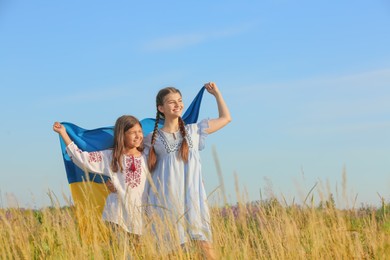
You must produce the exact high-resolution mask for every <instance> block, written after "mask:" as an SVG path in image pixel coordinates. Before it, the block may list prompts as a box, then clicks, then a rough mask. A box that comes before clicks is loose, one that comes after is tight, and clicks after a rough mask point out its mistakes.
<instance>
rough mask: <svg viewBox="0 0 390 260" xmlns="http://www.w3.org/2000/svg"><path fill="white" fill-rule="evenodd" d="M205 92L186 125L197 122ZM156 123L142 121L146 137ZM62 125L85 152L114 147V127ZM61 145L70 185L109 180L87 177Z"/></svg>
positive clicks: (195, 102)
mask: <svg viewBox="0 0 390 260" xmlns="http://www.w3.org/2000/svg"><path fill="white" fill-rule="evenodd" d="M204 90H205V88H204V87H202V88H201V90H200V91H199V93H198V94H197V95H196V97H195V98H194V100H193V101H192V102H191V104H190V106H189V107H188V108H187V110H186V112H185V113H184V115H183V117H182V118H183V120H184V122H185V123H186V124H191V123H196V122H197V120H198V116H199V110H200V104H201V101H202V97H203V92H204ZM155 121H156V120H155V118H145V119H142V120H141V124H142V130H143V133H144V136H146V135H147V134H148V133H150V132H152V131H153V129H154V124H155ZM62 124H63V125H64V126H65V128H66V131H67V132H68V134H69V136H70V138H71V139H72V140H73V142H74V143H75V144H76V145H77V146H78V147H79V148H80V149H81V150H83V151H87V152H93V151H100V150H105V149H109V148H112V147H113V141H114V127H113V126H109V127H101V128H97V129H92V130H87V129H83V128H81V127H79V126H77V125H75V124H72V123H68V122H62ZM163 124H164V121H163V120H162V119H160V120H159V124H158V126H159V127H162V125H163ZM60 144H61V150H62V157H63V160H64V164H65V171H66V175H67V178H68V183H69V184H70V183H74V182H82V181H94V182H97V183H103V182H106V181H107V180H108V179H109V177H107V176H103V175H100V174H94V173H88V174H87V175H86V174H85V173H84V171H83V170H82V169H80V168H79V167H77V166H76V165H75V164H74V163H73V162H72V160H71V159H70V157H69V156H68V154H67V153H66V146H65V143H64V141H63V140H62V138H61V137H60Z"/></svg>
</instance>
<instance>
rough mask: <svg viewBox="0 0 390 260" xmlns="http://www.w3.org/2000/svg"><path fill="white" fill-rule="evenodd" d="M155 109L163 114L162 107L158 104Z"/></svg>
mask: <svg viewBox="0 0 390 260" xmlns="http://www.w3.org/2000/svg"><path fill="white" fill-rule="evenodd" d="M157 110H158V111H159V112H160V113H163V114H164V107H163V106H161V105H159V106H157Z"/></svg>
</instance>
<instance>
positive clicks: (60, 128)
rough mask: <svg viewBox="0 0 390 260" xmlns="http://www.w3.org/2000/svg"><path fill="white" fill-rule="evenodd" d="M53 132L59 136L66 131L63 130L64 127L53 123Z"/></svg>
mask: <svg viewBox="0 0 390 260" xmlns="http://www.w3.org/2000/svg"><path fill="white" fill-rule="evenodd" d="M53 131H54V132H56V133H59V134H60V133H62V132H63V131H66V130H65V127H64V126H63V125H62V124H61V123H59V122H55V123H54V124H53Z"/></svg>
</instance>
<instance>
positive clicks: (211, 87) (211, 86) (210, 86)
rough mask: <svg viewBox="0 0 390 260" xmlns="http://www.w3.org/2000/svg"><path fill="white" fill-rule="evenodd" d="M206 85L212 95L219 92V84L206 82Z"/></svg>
mask: <svg viewBox="0 0 390 260" xmlns="http://www.w3.org/2000/svg"><path fill="white" fill-rule="evenodd" d="M204 87H205V88H206V90H207V92H209V93H210V94H211V95H214V96H215V95H216V94H217V93H218V92H219V90H218V87H217V84H215V83H214V82H208V83H206V84H204Z"/></svg>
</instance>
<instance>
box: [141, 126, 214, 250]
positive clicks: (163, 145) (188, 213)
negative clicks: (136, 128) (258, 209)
mask: <svg viewBox="0 0 390 260" xmlns="http://www.w3.org/2000/svg"><path fill="white" fill-rule="evenodd" d="M207 128H208V120H203V121H201V122H200V123H197V124H188V125H186V126H185V129H186V132H187V136H186V139H187V141H188V146H189V156H188V163H184V162H183V160H181V158H180V156H179V152H178V151H179V149H180V146H181V143H182V140H183V138H182V136H181V134H180V131H178V132H176V133H173V134H172V133H166V132H164V131H162V130H158V131H157V135H156V142H155V144H154V149H155V151H156V155H157V165H156V168H155V170H154V172H153V173H152V178H153V183H154V186H155V187H156V191H153V190H152V189H149V192H148V198H149V203H148V204H149V205H150V206H151V207H150V211H149V212H150V214H151V216H152V217H153V216H154V217H156V216H157V218H158V220H159V221H162V222H163V223H158V221H154V225H155V226H154V231H155V233H156V236H157V239H158V240H159V242H160V243H159V244H160V245H161V244H162V245H163V246H164V245H165V246H167V247H168V248H171V247H172V246H175V245H176V244H177V242H179V243H180V244H183V243H185V242H187V241H188V239H194V240H203V241H211V239H212V235H211V228H210V214H209V208H208V205H207V195H206V191H205V188H204V185H203V178H202V165H201V158H200V152H199V151H200V150H202V149H203V148H204V146H205V138H206V137H207V133H206V132H205V131H204V130H205V129H207ZM151 135H152V134H149V135H148V136H147V137H146V138H145V142H144V144H145V146H146V150H148V149H150V144H151V142H150V141H151ZM145 153H147V154H148V151H145Z"/></svg>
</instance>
